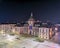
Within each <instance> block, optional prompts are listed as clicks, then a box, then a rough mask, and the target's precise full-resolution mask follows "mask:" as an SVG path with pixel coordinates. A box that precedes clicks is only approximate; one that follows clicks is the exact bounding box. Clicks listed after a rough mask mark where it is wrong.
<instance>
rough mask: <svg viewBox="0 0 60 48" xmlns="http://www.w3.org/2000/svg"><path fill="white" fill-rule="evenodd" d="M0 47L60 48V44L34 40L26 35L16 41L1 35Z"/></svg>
mask: <svg viewBox="0 0 60 48" xmlns="http://www.w3.org/2000/svg"><path fill="white" fill-rule="evenodd" d="M1 38H2V39H1ZM0 48H60V45H59V44H56V43H53V42H49V41H44V42H38V41H34V38H24V37H20V39H17V40H14V41H8V40H6V39H3V36H2V35H1V36H0Z"/></svg>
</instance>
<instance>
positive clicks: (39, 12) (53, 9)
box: [0, 0, 60, 23]
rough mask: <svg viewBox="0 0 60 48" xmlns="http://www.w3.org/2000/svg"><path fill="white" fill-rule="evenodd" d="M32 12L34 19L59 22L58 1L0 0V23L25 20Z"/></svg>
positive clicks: (59, 9) (59, 2)
mask: <svg viewBox="0 0 60 48" xmlns="http://www.w3.org/2000/svg"><path fill="white" fill-rule="evenodd" d="M31 12H33V17H34V18H35V20H41V21H47V20H50V21H51V22H53V23H58V22H60V1H57V0H50V1H47V0H40V1H30V2H29V1H10V2H9V1H2V0H0V23H6V22H9V23H16V22H21V21H27V20H28V19H29V17H30V14H31Z"/></svg>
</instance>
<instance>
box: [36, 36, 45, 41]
mask: <svg viewBox="0 0 60 48" xmlns="http://www.w3.org/2000/svg"><path fill="white" fill-rule="evenodd" d="M36 41H38V42H44V39H43V38H39V37H36Z"/></svg>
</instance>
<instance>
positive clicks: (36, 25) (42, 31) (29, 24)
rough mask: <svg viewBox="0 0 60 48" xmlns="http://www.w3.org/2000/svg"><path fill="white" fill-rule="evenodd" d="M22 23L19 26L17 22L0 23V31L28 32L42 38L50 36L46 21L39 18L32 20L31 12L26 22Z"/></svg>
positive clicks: (50, 31)
mask: <svg viewBox="0 0 60 48" xmlns="http://www.w3.org/2000/svg"><path fill="white" fill-rule="evenodd" d="M22 24H23V23H22ZM22 24H21V25H20V26H17V24H0V32H5V33H9V32H10V33H11V32H13V33H17V34H29V35H33V36H38V37H40V38H44V39H50V38H52V33H53V31H52V28H51V27H47V23H42V22H41V21H39V20H37V21H36V20H34V19H33V14H32V13H31V16H30V18H29V19H28V21H26V23H24V24H23V25H22Z"/></svg>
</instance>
